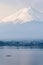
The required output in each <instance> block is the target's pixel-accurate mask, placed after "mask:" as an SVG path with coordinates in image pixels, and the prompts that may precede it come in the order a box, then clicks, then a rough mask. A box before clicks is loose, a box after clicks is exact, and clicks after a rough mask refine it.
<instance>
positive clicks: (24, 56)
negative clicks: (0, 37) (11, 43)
mask: <svg viewBox="0 0 43 65" xmlns="http://www.w3.org/2000/svg"><path fill="white" fill-rule="evenodd" d="M0 65H43V49H22V48H20V49H16V48H8V47H4V48H2V49H0Z"/></svg>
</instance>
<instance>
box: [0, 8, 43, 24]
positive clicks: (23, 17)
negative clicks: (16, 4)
mask: <svg viewBox="0 0 43 65" xmlns="http://www.w3.org/2000/svg"><path fill="white" fill-rule="evenodd" d="M33 20H35V21H43V13H42V12H41V11H38V10H37V9H36V8H32V7H29V8H22V9H20V10H18V11H17V12H16V13H14V14H12V15H10V16H7V17H4V18H3V19H2V20H1V21H0V22H13V23H17V22H19V23H25V22H27V21H28V22H31V21H33Z"/></svg>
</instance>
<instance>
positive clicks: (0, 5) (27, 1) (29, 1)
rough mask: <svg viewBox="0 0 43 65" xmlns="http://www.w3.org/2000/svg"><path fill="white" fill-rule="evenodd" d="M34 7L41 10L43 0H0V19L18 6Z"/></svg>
mask: <svg viewBox="0 0 43 65" xmlns="http://www.w3.org/2000/svg"><path fill="white" fill-rule="evenodd" d="M30 6H31V7H35V8H37V9H39V10H41V11H42V12H43V0H0V19H1V18H2V17H5V16H8V15H10V14H12V13H14V12H15V11H17V10H19V9H20V8H25V7H30Z"/></svg>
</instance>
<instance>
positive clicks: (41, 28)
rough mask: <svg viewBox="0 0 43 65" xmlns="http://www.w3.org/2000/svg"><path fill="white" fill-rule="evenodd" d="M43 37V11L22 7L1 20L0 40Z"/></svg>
mask: <svg viewBox="0 0 43 65" xmlns="http://www.w3.org/2000/svg"><path fill="white" fill-rule="evenodd" d="M15 39H16V40H17V39H24V40H27V39H43V12H41V11H39V10H37V9H36V8H31V7H29V8H22V9H20V10H19V11H17V12H16V13H14V14H12V15H10V16H7V17H4V18H3V19H1V20H0V40H15Z"/></svg>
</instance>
